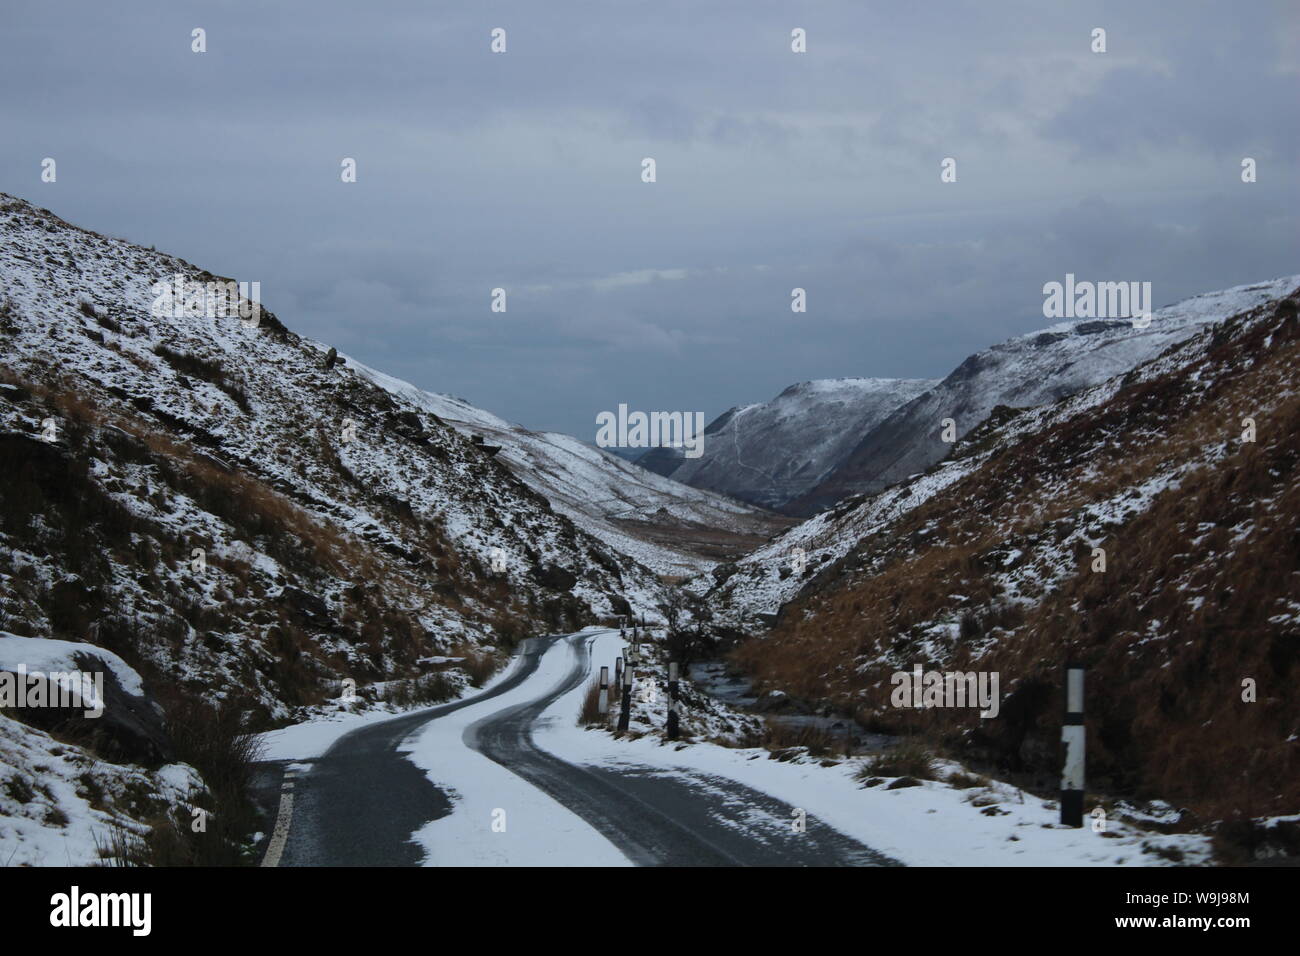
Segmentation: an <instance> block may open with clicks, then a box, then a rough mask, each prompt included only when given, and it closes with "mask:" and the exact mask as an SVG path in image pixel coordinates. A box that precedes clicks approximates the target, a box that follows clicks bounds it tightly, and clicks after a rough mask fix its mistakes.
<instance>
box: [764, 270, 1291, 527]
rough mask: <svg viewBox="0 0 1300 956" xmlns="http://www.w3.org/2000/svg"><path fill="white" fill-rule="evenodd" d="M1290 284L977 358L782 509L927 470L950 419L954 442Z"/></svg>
mask: <svg viewBox="0 0 1300 956" xmlns="http://www.w3.org/2000/svg"><path fill="white" fill-rule="evenodd" d="M1297 283H1300V276H1285V277H1283V278H1280V279H1274V280H1272V281H1270V282H1260V283H1255V284H1251V285H1242V286H1235V287H1233V288H1231V289H1224V290H1222V291H1219V292H1207V293H1205V294H1204V295H1198V296H1194V297H1193V298H1190V299H1185V300H1183V301H1182V302H1177V303H1175V304H1173V305H1169V306H1166V307H1164V308H1162V309H1159V310H1158V311H1156V312H1154V313H1153V314H1152V316H1151V322H1150V325H1149V326H1147V327H1145V328H1136V327H1135V326H1134V323H1132V322H1129V321H1113V320H1107V321H1076V322H1062V323H1058V324H1056V325H1053V326H1050V327H1049V328H1045V329H1041V330H1039V331H1037V332H1031V333H1029V334H1027V335H1022V336H1018V337H1016V338H1013V339H1010V340H1009V341H1006V342H1003V343H1001V344H999V345H994V346H993V347H991V348H988V349H985V350H984V351H982V352H977V353H975V354H974V355H972V356H970V357H969V358H968V359H966V360H965V361H964V362H962V364H961V365H959V366H958V367H957V368H956V369H955V370H954V371H953V372H952V373H951V374H950V375H948V377H947V378H945V379H944V380H943V381H942V382H940V383H938V384H937V385H935V386H934V387H933V388H930V389H928V390H927V391H925V392H924V393H923V394H921V395H919V396H917V397H916V398H913V399H912V400H911V401H909V402H907V403H906V404H903V405H901V406H900V407H898V408H897V409H894V410H892V411H891V413H890V414H889V415H887V416H886V417H884V418H883V420H881V421H879V422H878V423H876V424H875V425H874V427H873V428H871V429H870V430H869V431H867V432H865V433H862V435H861V437H860V440H859V441H858V443H857V445H856V447H854V448H853V449H852V450H851V451H850V452H848V453H847V454H846V455H844V456H843V457H842V458H841V460H840V461H838V462H837V463H836V466H835V468H834V470H833V471H831V473H830V474H829V475H828V476H827V477H826V478H825V480H823V481H821V482H820V483H818V485H817V486H816V487H815V488H813V489H812V490H811V491H809V492H808V493H807V494H805V495H804V496H803V497H802V498H800V499H799V500H798V501H794V502H792V503H791V505H790V509H789V510H791V511H792V513H795V514H803V515H807V514H812V513H813V512H814V511H816V510H818V509H820V508H827V507H830V506H831V505H833V504H834V503H835V502H836V501H839V500H841V499H843V498H845V497H847V496H849V495H854V494H861V493H871V492H875V491H879V490H880V489H882V488H885V487H887V486H889V485H891V484H893V483H895V482H897V481H901V480H903V479H904V478H907V477H908V476H909V475H914V474H916V473H918V472H922V471H925V469H927V468H929V467H930V466H931V465H933V464H934V463H935V462H937V461H939V460H940V459H942V458H943V457H944V456H945V455H947V454H948V452H949V451H950V450H951V447H952V446H951V445H950V444H948V443H946V442H944V441H943V438H942V432H943V422H944V420H945V419H949V418H950V419H952V420H953V421H954V423H955V425H956V433H957V435H958V437H960V436H962V435H965V434H966V433H967V432H969V431H970V430H971V429H972V428H974V427H975V426H976V425H978V424H979V423H980V422H982V421H983V420H984V419H985V418H986V417H987V416H988V414H989V412H991V411H992V410H993V409H994V408H995V407H996V406H998V405H1009V406H1011V407H1013V408H1028V407H1031V406H1034V405H1042V404H1045V403H1048V402H1054V401H1056V400H1057V399H1059V398H1062V397H1064V396H1066V395H1072V394H1074V393H1075V392H1077V391H1079V390H1080V389H1084V388H1087V387H1089V386H1091V385H1096V384H1098V383H1099V382H1104V381H1105V380H1106V379H1108V378H1111V377H1112V376H1115V375H1120V374H1122V373H1124V372H1126V371H1128V370H1129V369H1131V368H1134V367H1136V366H1138V365H1140V364H1141V363H1143V362H1145V361H1147V360H1148V359H1152V358H1154V357H1155V356H1157V355H1159V354H1160V353H1161V352H1163V351H1165V350H1166V349H1168V348H1169V347H1171V346H1173V345H1176V344H1178V343H1179V342H1182V341H1184V340H1186V339H1187V338H1189V337H1190V336H1192V335H1194V334H1195V333H1196V332H1197V331H1198V330H1199V329H1201V328H1202V327H1204V326H1205V324H1206V323H1210V322H1217V321H1220V320H1222V319H1225V318H1227V317H1228V316H1230V315H1235V314H1236V313H1238V312H1242V311H1244V310H1246V309H1249V308H1252V307H1253V306H1256V305H1259V304H1260V303H1261V302H1267V301H1269V300H1270V299H1275V298H1277V297H1278V296H1281V295H1285V294H1287V293H1288V292H1290V291H1291V290H1292V289H1294V288H1295V286H1296V284H1297Z"/></svg>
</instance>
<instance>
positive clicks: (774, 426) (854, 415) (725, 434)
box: [639, 378, 936, 509]
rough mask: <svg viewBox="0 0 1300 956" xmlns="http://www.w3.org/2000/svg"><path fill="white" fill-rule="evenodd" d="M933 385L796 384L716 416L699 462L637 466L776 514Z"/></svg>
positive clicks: (655, 455) (660, 460)
mask: <svg viewBox="0 0 1300 956" xmlns="http://www.w3.org/2000/svg"><path fill="white" fill-rule="evenodd" d="M935 384H936V382H935V381H932V380H928V379H891V378H835V379H819V380H816V381H811V382H801V383H799V384H798V385H791V386H790V387H789V388H787V389H786V390H785V391H783V392H782V393H781V394H780V395H778V396H776V398H774V399H772V400H771V401H769V402H761V403H758V404H754V405H743V406H739V407H736V408H732V409H730V410H729V411H727V412H725V413H723V414H722V415H720V416H719V417H718V418H716V419H715V420H714V421H713V422H712V423H710V425H709V427H708V428H707V429H705V435H706V436H707V438H706V439H705V442H704V453H703V455H701V456H700V457H699V458H694V459H691V458H683V457H682V456H681V455H680V453H677V454H673V453H672V452H671V451H668V450H659V451H657V452H652V453H650V454H647V455H646V456H645V457H644V458H643V459H642V460H641V461H640V462H639V464H641V465H643V466H644V467H646V468H650V469H653V470H655V471H657V472H659V473H660V474H668V475H670V476H671V477H672V478H673V479H674V480H675V481H679V482H683V483H684V484H688V485H691V486H693V487H696V488H709V489H712V490H714V491H719V492H722V493H724V494H728V495H731V496H732V497H735V498H740V499H741V500H743V501H752V502H754V503H755V504H758V505H761V506H763V507H765V508H773V509H776V508H780V507H781V506H782V505H784V504H785V503H786V502H787V501H789V500H791V499H792V498H797V497H799V496H800V495H802V494H803V493H804V492H806V491H808V490H809V489H811V488H812V487H813V486H814V485H816V484H817V483H818V482H819V481H821V479H822V478H824V477H825V476H826V474H827V473H828V472H829V471H830V470H831V469H832V468H834V467H835V465H837V464H838V463H839V462H840V461H841V460H842V459H843V458H844V457H845V456H846V455H847V454H848V453H849V452H851V451H852V450H853V448H854V446H855V445H856V444H857V443H858V441H859V440H860V439H861V437H862V436H863V435H865V434H866V433H867V432H869V431H870V430H871V429H872V428H873V427H875V426H876V424H878V423H879V422H880V421H882V420H883V419H884V418H885V416H887V415H888V414H889V413H890V412H892V411H893V410H894V409H896V408H898V407H899V406H900V405H902V404H904V403H905V402H907V401H910V400H911V399H913V398H915V397H916V396H917V395H919V394H921V393H922V392H924V391H925V390H926V389H928V388H930V387H931V386H933V385H935Z"/></svg>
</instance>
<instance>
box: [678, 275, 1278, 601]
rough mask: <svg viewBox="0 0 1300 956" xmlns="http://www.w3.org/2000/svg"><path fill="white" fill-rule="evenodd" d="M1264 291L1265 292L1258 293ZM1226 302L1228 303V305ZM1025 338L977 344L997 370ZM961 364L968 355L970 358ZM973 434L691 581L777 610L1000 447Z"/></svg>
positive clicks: (1221, 302)
mask: <svg viewBox="0 0 1300 956" xmlns="http://www.w3.org/2000/svg"><path fill="white" fill-rule="evenodd" d="M1297 286H1300V275H1297V276H1290V277H1285V278H1281V279H1276V280H1273V281H1271V282H1266V283H1256V284H1252V285H1246V286H1238V287H1235V288H1232V289H1227V290H1224V291H1222V292H1212V293H1207V294H1205V295H1200V296H1196V297H1195V298H1192V299H1188V300H1187V301H1186V302H1184V303H1180V304H1179V305H1178V306H1173V307H1170V309H1168V310H1161V312H1157V313H1155V314H1154V315H1153V328H1154V326H1155V325H1156V323H1158V322H1159V320H1160V316H1161V315H1166V316H1167V318H1168V319H1169V321H1170V324H1171V327H1170V328H1168V329H1167V330H1166V333H1165V334H1166V336H1167V337H1169V336H1171V337H1174V338H1175V339H1177V340H1178V341H1179V342H1183V343H1186V342H1187V340H1188V338H1189V337H1191V336H1194V335H1196V333H1197V332H1198V331H1204V329H1205V326H1206V324H1207V323H1212V322H1213V321H1215V317H1216V316H1217V317H1218V318H1219V319H1220V320H1222V319H1224V318H1226V317H1228V316H1231V315H1233V314H1236V313H1239V312H1242V311H1245V310H1247V309H1250V308H1252V307H1255V306H1257V305H1259V304H1260V303H1261V302H1270V301H1274V300H1277V299H1279V298H1281V297H1283V296H1286V295H1288V294H1290V293H1291V292H1292V291H1294V290H1295V289H1296V287H1297ZM1261 296H1263V297H1264V298H1262V299H1261ZM1242 303H1245V304H1244V305H1242ZM1174 310H1176V311H1174ZM1224 310H1232V311H1228V312H1226V313H1225V312H1224ZM1180 320H1181V321H1180ZM1049 331H1050V332H1051V334H1066V335H1071V339H1072V338H1073V335H1072V334H1071V333H1072V332H1073V331H1074V330H1072V329H1071V328H1070V326H1069V325H1068V324H1067V325H1065V326H1056V327H1054V330H1049ZM1150 331H1151V330H1150V329H1148V330H1133V334H1134V335H1141V336H1144V333H1145V332H1150ZM1044 334H1046V333H1044ZM1028 338H1030V339H1032V338H1033V337H1032V336H1031V337H1028ZM1062 341H1064V340H1062ZM1203 341H1204V340H1197V341H1196V342H1191V343H1188V345H1189V347H1191V348H1198V347H1203ZM1110 342H1111V344H1110V345H1109V346H1106V345H1105V344H1104V343H1102V344H1101V347H1100V348H1099V349H1098V350H1097V351H1098V352H1099V353H1101V354H1100V356H1097V357H1098V358H1099V361H1098V362H1097V363H1095V364H1093V365H1092V366H1091V367H1090V369H1091V371H1079V370H1077V369H1076V371H1077V372H1078V374H1084V375H1086V374H1093V373H1095V371H1096V370H1097V369H1099V368H1102V367H1104V362H1105V361H1119V359H1118V357H1117V356H1118V355H1119V354H1120V352H1121V351H1122V350H1121V349H1120V348H1119V346H1118V344H1117V343H1116V342H1115V340H1114V339H1113V338H1112V339H1110ZM1017 343H1019V345H1017ZM1026 343H1027V340H1026V339H1013V340H1012V341H1011V342H1010V343H1007V344H1006V346H998V347H995V348H994V349H991V350H989V351H988V352H983V353H979V354H980V355H990V354H992V355H1002V354H1004V353H1005V359H1006V362H1007V365H1004V366H1001V367H1002V368H1003V369H1004V370H1005V368H1006V367H1008V366H1009V365H1010V364H1011V363H1014V362H1015V361H1017V360H1019V361H1020V362H1021V363H1022V369H1023V367H1024V365H1025V363H1029V364H1032V362H1033V361H1034V360H1035V359H1034V357H1035V356H1037V355H1038V353H1036V352H1034V351H1033V345H1032V343H1029V344H1026ZM1198 343H1201V344H1198ZM1012 346H1014V347H1012ZM1069 348H1070V350H1071V352H1070V354H1073V355H1074V357H1075V359H1076V360H1080V361H1081V357H1082V355H1084V354H1086V352H1085V351H1083V350H1082V346H1081V345H1079V343H1077V342H1074V343H1073V344H1072V345H1071V346H1070V347H1069ZM1152 348H1153V346H1152V345H1151V343H1150V341H1149V338H1147V337H1145V336H1144V339H1143V341H1142V342H1137V343H1131V351H1129V352H1128V354H1129V355H1130V356H1132V355H1135V354H1142V353H1144V352H1149V351H1151V350H1152ZM1026 349H1028V351H1026ZM999 350H1002V351H999ZM1159 351H1164V349H1161V350H1159ZM1156 354H1159V352H1157V353H1156ZM1170 354H1171V355H1172V356H1173V359H1171V360H1172V361H1177V360H1179V356H1185V354H1187V353H1185V352H1184V351H1181V350H1178V349H1176V348H1175V349H1174V350H1173V351H1171V353H1170ZM1103 360H1104V361H1103ZM1184 360H1185V358H1184ZM965 364H971V363H970V360H968V362H967V363H965ZM965 364H964V365H963V367H965ZM1160 368H1164V366H1163V365H1161V364H1158V363H1154V362H1139V363H1138V365H1137V367H1136V368H1135V369H1130V368H1129V367H1128V366H1125V365H1123V364H1122V363H1121V369H1120V373H1119V374H1117V375H1115V376H1112V377H1109V378H1106V379H1103V380H1102V381H1100V382H1098V383H1096V384H1095V385H1094V386H1093V387H1091V388H1087V389H1084V390H1082V391H1078V392H1074V393H1072V394H1071V397H1070V398H1069V399H1068V400H1062V401H1057V402H1047V403H1045V404H1036V405H1035V409H1034V414H1032V415H1030V414H1027V413H1026V414H1023V415H1020V416H1019V417H1016V413H1015V410H1014V409H1013V407H1012V406H1011V403H1009V402H1008V403H1005V404H1004V405H1003V407H1002V408H1001V409H1000V410H999V411H998V413H997V414H993V415H992V416H990V414H989V412H992V411H993V409H992V408H990V409H989V412H986V413H985V415H984V417H983V419H982V422H981V425H982V428H981V429H980V431H987V430H992V429H997V428H1000V427H1001V426H1002V424H1003V423H1004V422H1005V421H1007V420H1008V418H1015V421H1016V423H1017V427H1020V428H1024V427H1027V426H1026V425H1025V423H1029V422H1033V423H1036V424H1035V425H1034V427H1035V428H1037V427H1039V425H1038V424H1037V423H1038V422H1039V421H1040V419H1041V420H1042V421H1044V422H1048V421H1055V420H1057V418H1058V417H1059V416H1063V415H1070V414H1076V413H1077V412H1078V411H1079V410H1081V409H1084V410H1086V409H1088V408H1090V407H1092V406H1093V405H1095V404H1097V403H1099V402H1101V401H1104V400H1105V399H1106V398H1109V397H1110V396H1111V395H1113V394H1114V393H1115V391H1116V390H1117V389H1118V388H1119V387H1120V386H1121V384H1122V383H1124V382H1125V381H1126V378H1125V375H1127V374H1129V373H1130V372H1131V374H1132V376H1134V377H1141V376H1149V375H1151V374H1153V370H1154V369H1160ZM955 374H956V373H954V375H955ZM950 379H951V377H950ZM997 381H999V382H1002V383H1004V384H1008V385H1009V383H1010V382H1011V379H1010V378H1005V377H999V378H998V379H997ZM948 384H949V380H945V382H944V385H943V386H939V387H938V388H936V389H935V390H933V392H938V391H939V390H940V389H942V388H944V386H947V385H948ZM1031 385H1034V386H1037V387H1039V388H1041V387H1043V386H1042V383H1041V382H1025V383H1023V387H1022V389H1021V391H1020V393H1019V394H1025V392H1026V390H1028V389H1029V388H1030V386H1031ZM1009 390H1010V389H1009V388H1008V391H1009ZM931 394H932V392H927V393H926V394H925V395H923V396H921V398H919V399H918V400H917V401H916V402H914V403H913V405H914V406H916V405H919V404H920V403H921V402H924V401H929V400H930V397H931ZM1003 394H1005V393H1003ZM909 407H911V406H909ZM903 410H904V411H905V410H906V409H903ZM978 436H979V431H977V432H975V433H974V434H972V433H971V432H970V431H969V430H967V431H966V432H965V433H963V440H959V441H958V442H956V443H955V444H954V445H944V449H945V454H947V453H949V452H951V455H950V456H949V457H948V458H946V459H945V460H943V461H940V462H939V463H937V464H933V465H932V466H929V467H927V468H925V469H923V470H922V471H921V472H920V473H916V474H910V475H906V476H904V477H903V478H902V479H900V480H897V481H896V482H895V483H893V484H891V485H890V486H889V487H888V488H886V489H884V490H883V491H879V492H877V493H874V494H865V495H855V496H852V497H848V498H845V499H843V500H841V501H839V502H838V503H837V504H835V505H834V506H833V507H830V508H829V509H828V510H825V511H822V512H819V513H817V514H815V515H813V516H812V517H810V518H808V519H807V520H805V521H804V522H802V523H801V524H799V525H796V526H795V527H793V528H791V529H789V530H788V531H786V532H785V533H784V534H783V535H781V536H780V537H778V538H776V539H774V540H772V541H770V542H768V543H767V544H765V545H762V546H760V547H758V548H755V549H754V550H753V551H751V552H750V553H749V554H747V555H745V556H744V557H743V558H741V559H740V560H739V561H737V562H735V563H734V564H730V565H725V566H723V567H720V568H718V569H715V571H714V573H713V575H712V576H710V577H701V578H699V579H696V580H695V581H693V582H691V588H692V589H693V590H695V591H698V592H703V591H708V590H713V594H714V598H715V600H717V601H718V602H719V604H720V607H721V608H722V616H723V618H724V619H725V620H728V621H731V622H733V623H740V622H742V621H746V620H749V621H753V620H755V619H760V618H763V617H770V616H772V615H775V614H776V613H777V612H778V611H779V610H780V608H781V606H782V605H783V604H785V603H786V602H788V601H790V600H792V599H793V598H794V597H795V596H796V595H797V594H798V593H799V591H800V590H801V589H802V588H803V587H804V586H805V585H806V584H807V583H808V581H809V580H811V579H812V578H813V577H814V576H815V575H816V574H817V572H818V571H820V570H822V569H824V568H826V567H829V566H830V565H832V564H833V563H834V562H836V561H838V560H839V559H841V558H843V557H844V556H845V555H847V554H848V553H849V552H850V551H851V550H852V549H853V548H854V547H855V546H856V545H857V544H858V543H859V542H860V541H861V540H863V539H864V538H867V537H869V536H871V535H874V534H877V533H879V532H881V531H882V530H883V529H886V528H888V527H889V526H890V525H891V524H892V523H894V522H896V521H897V520H899V519H900V518H901V517H902V516H904V515H906V514H908V513H909V512H911V511H914V510H915V509H917V508H919V507H921V506H922V505H924V504H925V503H926V502H928V501H930V500H931V499H932V498H934V497H935V496H937V495H942V494H944V493H946V491H947V489H948V488H949V487H951V486H952V485H954V484H956V483H957V482H959V481H961V480H962V479H963V478H965V477H967V476H968V475H970V474H971V473H972V472H974V471H976V470H977V469H978V468H979V467H981V465H982V464H983V463H984V462H985V461H986V459H987V458H988V457H989V456H990V455H992V454H993V453H994V451H996V450H997V446H996V445H995V444H991V443H986V442H979V441H975V440H974V439H976V438H978Z"/></svg>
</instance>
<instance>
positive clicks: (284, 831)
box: [262, 784, 293, 866]
mask: <svg viewBox="0 0 1300 956" xmlns="http://www.w3.org/2000/svg"><path fill="white" fill-rule="evenodd" d="M288 786H290V787H292V786H293V784H288ZM292 817H293V794H292V793H287V792H286V793H283V794H282V795H281V796H280V810H279V812H278V813H277V814H276V816H275V829H274V830H273V831H271V842H270V843H269V844H267V847H266V855H265V856H263V857H262V865H263V866H279V865H280V854H282V853H283V852H284V845H285V843H287V842H288V841H289V820H290V819H291V818H292Z"/></svg>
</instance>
